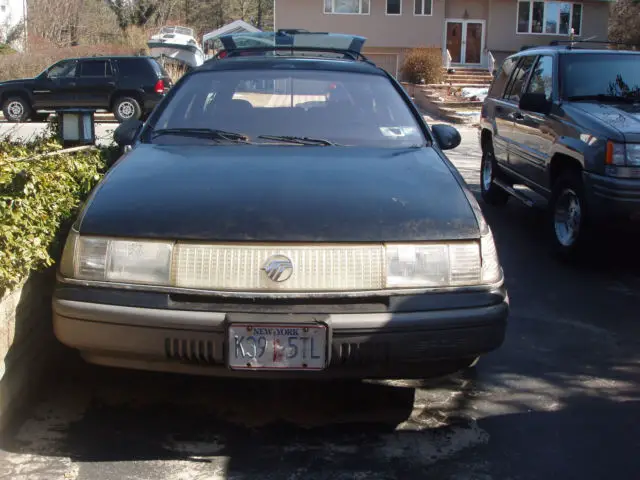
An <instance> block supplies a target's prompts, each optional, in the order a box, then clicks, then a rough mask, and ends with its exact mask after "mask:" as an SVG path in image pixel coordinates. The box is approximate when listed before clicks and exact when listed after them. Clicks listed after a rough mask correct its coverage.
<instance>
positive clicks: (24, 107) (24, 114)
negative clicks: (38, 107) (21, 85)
mask: <svg viewBox="0 0 640 480" xmlns="http://www.w3.org/2000/svg"><path fill="white" fill-rule="evenodd" d="M31 112H32V109H31V105H29V102H27V101H26V100H25V99H24V98H22V97H9V98H7V99H6V100H5V102H4V104H3V105H2V113H4V118H5V119H6V120H7V122H11V123H22V122H26V121H27V120H29V118H31Z"/></svg>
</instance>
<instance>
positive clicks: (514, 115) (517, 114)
mask: <svg viewBox="0 0 640 480" xmlns="http://www.w3.org/2000/svg"><path fill="white" fill-rule="evenodd" d="M509 116H510V117H511V118H513V119H514V120H524V115H522V114H521V113H520V112H513V113H511V114H510V115H509Z"/></svg>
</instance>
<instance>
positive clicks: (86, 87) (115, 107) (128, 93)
mask: <svg viewBox="0 0 640 480" xmlns="http://www.w3.org/2000/svg"><path fill="white" fill-rule="evenodd" d="M171 85H172V82H171V78H170V77H169V75H168V74H167V73H166V72H165V70H164V69H163V68H162V66H161V65H160V64H159V63H158V62H157V61H156V60H155V59H153V58H151V57H90V58H70V59H66V60H61V61H59V62H58V63H55V64H54V65H52V66H51V67H49V68H47V69H46V70H45V71H44V72H42V73H41V74H40V75H38V76H37V77H35V78H30V79H23V80H10V81H7V82H3V83H0V105H2V111H3V112H4V116H5V118H6V119H7V120H8V121H9V122H25V121H27V120H30V119H33V118H35V117H36V116H37V113H38V112H39V111H43V110H45V111H46V110H49V111H50V110H56V109H61V108H70V107H82V108H94V109H96V110H107V111H109V112H112V113H113V115H114V116H115V117H116V119H117V120H118V121H120V122H123V121H125V120H129V119H132V118H134V119H139V118H142V117H144V116H145V115H146V114H148V113H149V112H151V110H153V108H154V107H155V106H156V105H157V104H158V102H160V100H162V98H163V97H164V95H165V93H166V92H167V91H168V89H169V88H170V87H171Z"/></svg>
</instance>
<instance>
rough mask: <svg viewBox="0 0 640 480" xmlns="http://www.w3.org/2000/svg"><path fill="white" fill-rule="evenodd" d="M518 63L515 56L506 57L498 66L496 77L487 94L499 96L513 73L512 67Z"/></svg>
mask: <svg viewBox="0 0 640 480" xmlns="http://www.w3.org/2000/svg"><path fill="white" fill-rule="evenodd" d="M517 63H518V59H517V58H507V59H506V60H505V61H504V62H503V63H502V66H501V67H500V70H498V72H497V74H496V78H495V80H494V81H493V85H492V86H491V92H490V93H489V96H491V97H501V96H502V95H503V93H504V89H505V87H506V86H507V82H508V81H509V78H510V77H511V74H512V73H513V69H514V68H515V67H516V64H517Z"/></svg>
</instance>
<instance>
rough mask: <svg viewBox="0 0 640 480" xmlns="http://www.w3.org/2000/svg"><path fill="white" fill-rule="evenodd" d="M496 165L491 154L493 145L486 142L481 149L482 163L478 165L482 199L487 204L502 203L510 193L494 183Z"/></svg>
mask: <svg viewBox="0 0 640 480" xmlns="http://www.w3.org/2000/svg"><path fill="white" fill-rule="evenodd" d="M497 173H498V167H497V163H496V157H495V155H494V154H493V145H491V143H487V144H486V145H485V146H484V148H483V149H482V163H481V166H480V192H481V193H482V199H483V200H484V201H485V203H488V204H489V205H504V204H506V203H507V202H508V201H509V197H510V195H509V194H508V193H507V192H505V191H504V190H503V189H502V188H500V187H499V186H498V185H496V183H495V181H494V180H495V178H496V174H497Z"/></svg>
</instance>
